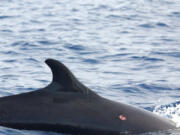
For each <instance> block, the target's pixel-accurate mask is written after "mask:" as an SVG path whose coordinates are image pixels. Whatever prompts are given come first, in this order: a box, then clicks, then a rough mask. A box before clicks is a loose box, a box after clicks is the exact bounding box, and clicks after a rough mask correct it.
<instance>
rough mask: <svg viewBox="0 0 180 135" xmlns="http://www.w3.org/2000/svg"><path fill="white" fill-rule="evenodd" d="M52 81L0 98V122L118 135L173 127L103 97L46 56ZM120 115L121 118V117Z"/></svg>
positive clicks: (32, 128) (75, 131) (89, 134)
mask: <svg viewBox="0 0 180 135" xmlns="http://www.w3.org/2000/svg"><path fill="white" fill-rule="evenodd" d="M46 63H47V64H48V66H49V67H50V68H51V70H52V73H53V80H52V83H51V84H50V85H48V86H47V87H45V88H43V89H39V90H36V91H33V92H28V93H23V94H18V95H13V96H7V97H2V98H0V125H2V126H6V127H11V128H17V129H26V130H45V131H55V132H62V133H72V134H83V135H100V134H101V135H118V134H132V133H133V134H135V133H144V132H154V131H163V130H169V129H174V128H176V127H175V124H174V123H173V122H171V121H170V120H168V119H166V118H162V117H160V116H157V115H155V114H153V113H151V112H148V111H145V110H143V109H139V108H135V107H133V106H130V105H126V104H123V103H118V102H114V101H111V100H108V99H105V98H103V97H101V96H99V95H97V94H96V93H95V92H93V91H91V90H90V89H89V88H87V87H86V86H84V85H83V84H82V83H80V82H79V81H78V80H77V79H76V78H75V76H74V75H73V74H72V73H71V72H70V71H69V70H68V69H67V67H65V66H64V65H63V64H62V63H60V62H59V61H57V60H53V59H48V60H46ZM120 116H121V118H120Z"/></svg>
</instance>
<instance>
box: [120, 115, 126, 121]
mask: <svg viewBox="0 0 180 135" xmlns="http://www.w3.org/2000/svg"><path fill="white" fill-rule="evenodd" d="M119 119H120V120H127V118H126V116H124V115H119Z"/></svg>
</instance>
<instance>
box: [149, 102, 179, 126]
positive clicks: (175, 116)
mask: <svg viewBox="0 0 180 135" xmlns="http://www.w3.org/2000/svg"><path fill="white" fill-rule="evenodd" d="M153 113H155V114H158V115H161V116H164V117H167V118H169V119H171V120H172V121H173V122H175V123H176V126H177V127H180V104H176V105H171V106H168V107H167V106H164V107H162V106H157V107H155V109H154V110H153Z"/></svg>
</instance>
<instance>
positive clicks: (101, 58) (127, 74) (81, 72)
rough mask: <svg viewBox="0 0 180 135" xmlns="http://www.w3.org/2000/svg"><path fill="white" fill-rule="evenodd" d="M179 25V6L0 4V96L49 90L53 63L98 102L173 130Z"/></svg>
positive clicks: (55, 1)
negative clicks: (136, 111)
mask: <svg viewBox="0 0 180 135" xmlns="http://www.w3.org/2000/svg"><path fill="white" fill-rule="evenodd" d="M179 22H180V1H179V0H137V1H133V0H84V1H83V0H76V1H72V0H45V1H43V0H28V1H27V0H1V1H0V65H1V66H0V96H6V95H13V94H18V93H22V92H27V91H33V90H36V89H37V88H41V87H44V86H46V85H48V84H49V83H50V81H51V72H50V69H49V68H48V67H47V66H46V65H45V64H44V60H45V59H46V58H55V59H58V60H60V61H61V62H63V63H64V64H66V65H67V66H68V67H69V68H70V69H71V70H72V72H73V73H74V74H75V75H76V76H77V77H78V78H79V80H80V81H81V82H83V83H84V84H85V85H87V86H88V87H89V88H91V89H92V90H94V91H96V92H97V93H98V94H100V95H102V96H104V97H106V98H109V99H111V100H115V101H119V102H124V103H128V104H132V105H136V106H138V107H141V108H144V109H147V110H149V111H153V112H154V113H157V114H158V115H165V117H169V118H171V119H172V120H173V121H175V122H176V123H177V124H180V107H179V104H180V103H179V102H178V101H180V23H179ZM168 107H171V110H172V109H173V111H174V112H173V113H172V111H169V109H168ZM174 114H175V115H174ZM0 134H2V135H4V134H6V135H14V134H18V135H31V134H36V135H50V134H52V135H56V133H50V132H37V131H19V130H14V129H8V128H4V127H0ZM156 134H160V133H153V135H156ZM162 134H168V135H169V134H170V135H175V134H180V132H178V131H170V132H169V133H162Z"/></svg>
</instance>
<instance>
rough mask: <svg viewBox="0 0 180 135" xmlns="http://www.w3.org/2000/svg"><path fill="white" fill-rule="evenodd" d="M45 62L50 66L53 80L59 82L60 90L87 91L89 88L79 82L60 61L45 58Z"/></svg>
mask: <svg viewBox="0 0 180 135" xmlns="http://www.w3.org/2000/svg"><path fill="white" fill-rule="evenodd" d="M45 62H46V64H47V65H48V66H49V67H50V68H51V71H52V74H53V80H52V83H53V82H56V83H58V84H60V86H61V87H62V88H61V89H60V91H67V92H82V93H89V91H90V90H89V89H88V88H87V87H86V86H84V85H83V84H82V83H80V82H79V81H78V80H77V79H76V77H75V76H74V75H73V74H72V72H71V71H70V70H69V69H68V68H67V67H66V66H65V65H64V64H62V63H61V62H59V61H57V60H54V59H47V60H46V61H45Z"/></svg>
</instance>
